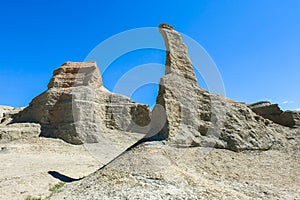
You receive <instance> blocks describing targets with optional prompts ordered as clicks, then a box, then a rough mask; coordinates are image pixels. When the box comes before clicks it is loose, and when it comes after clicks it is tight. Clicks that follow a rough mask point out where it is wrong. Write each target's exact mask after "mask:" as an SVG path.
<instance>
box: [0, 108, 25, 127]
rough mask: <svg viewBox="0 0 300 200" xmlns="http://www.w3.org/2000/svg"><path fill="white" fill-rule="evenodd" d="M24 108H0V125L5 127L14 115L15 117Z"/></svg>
mask: <svg viewBox="0 0 300 200" xmlns="http://www.w3.org/2000/svg"><path fill="white" fill-rule="evenodd" d="M23 109H24V108H13V107H10V106H0V124H2V125H6V124H8V123H10V122H11V121H12V119H13V118H14V116H15V115H17V114H18V113H19V112H20V111H22V110H23Z"/></svg>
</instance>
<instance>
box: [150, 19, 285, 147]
mask: <svg viewBox="0 0 300 200" xmlns="http://www.w3.org/2000/svg"><path fill="white" fill-rule="evenodd" d="M159 30H160V32H161V34H162V36H163V37H164V40H165V45H166V49H167V58H166V74H165V76H163V77H162V78H161V81H160V88H159V94H158V97H157V104H159V105H162V106H163V107H164V108H165V113H166V123H165V125H164V127H163V129H162V130H161V131H160V132H159V134H157V135H155V136H153V137H152V138H153V139H156V140H167V141H168V142H169V143H170V144H173V145H176V146H182V147H194V146H209V147H217V148H226V149H230V150H234V151H240V150H267V149H270V148H271V147H272V146H273V144H274V143H276V142H278V141H281V138H282V137H283V136H282V134H283V133H284V132H285V131H286V130H284V129H283V128H282V127H281V126H278V125H276V124H273V123H272V122H271V121H269V120H267V119H264V118H262V117H260V116H258V115H256V114H255V113H254V112H253V111H252V110H251V109H249V108H248V107H247V105H245V104H243V103H238V102H232V101H229V100H227V99H226V98H224V97H222V96H221V95H216V94H211V93H209V92H207V91H205V90H203V89H201V88H200V87H199V86H198V85H197V81H196V77H195V74H194V71H193V67H192V63H191V60H190V58H189V55H188V50H187V47H186V46H185V44H184V43H183V41H182V39H181V35H180V34H179V33H178V32H176V31H175V30H173V28H172V27H169V26H166V25H161V26H160V28H159ZM154 114H155V113H154ZM156 115H160V114H156ZM154 126H155V125H154Z"/></svg>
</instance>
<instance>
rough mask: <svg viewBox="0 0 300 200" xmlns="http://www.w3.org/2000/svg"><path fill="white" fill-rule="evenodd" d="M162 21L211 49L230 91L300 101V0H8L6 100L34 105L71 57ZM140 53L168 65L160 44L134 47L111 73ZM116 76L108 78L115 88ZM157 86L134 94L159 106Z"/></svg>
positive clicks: (2, 34)
mask: <svg viewBox="0 0 300 200" xmlns="http://www.w3.org/2000/svg"><path fill="white" fill-rule="evenodd" d="M160 23H169V24H172V25H173V26H174V27H175V28H176V30H178V31H180V32H182V33H184V34H186V35H188V36H190V37H192V38H194V39H195V40H196V41H197V42H198V43H200V44H201V45H202V46H203V47H204V48H205V49H206V51H207V52H208V53H209V54H210V56H211V57H212V58H213V60H214V62H215V63H216V65H217V66H218V69H219V71H220V73H221V75H222V78H223V81H224V86H225V89H226V94H227V96H228V97H229V98H232V99H235V100H238V101H243V102H248V103H250V102H256V101H259V100H271V101H272V102H273V103H279V104H280V106H281V107H282V108H283V109H298V108H300V93H299V89H298V87H299V86H300V79H299V75H300V1H298V0H193V1H191V0H184V1H179V0H172V1H161V0H160V1H159V0H151V1H141V0H139V1H138V0H127V1H124V0H110V1H99V0H85V1H79V0H44V1H38V0H36V1H33V0H27V1H22V0H19V1H16V0H11V1H1V2H0V51H1V52H0V80H1V84H0V105H10V106H15V107H18V106H27V105H28V103H29V102H30V101H31V99H32V98H33V97H35V96H36V95H38V94H40V93H41V92H43V91H44V90H46V88H47V84H48V82H49V79H50V78H51V76H52V71H53V70H54V69H56V68H58V67H59V66H60V65H61V64H62V63H64V62H65V61H83V60H84V59H85V57H86V56H87V55H88V53H89V52H90V51H91V50H92V49H93V48H94V47H96V46H97V45H98V44H99V43H100V42H101V41H103V40H105V39H107V38H109V37H110V36H112V35H114V34H117V33H120V32H122V31H126V30H129V29H133V28H139V27H157V26H158V25H159V24H160ZM146 53H147V52H146ZM135 58H136V59H137V60H138V61H137V62H138V63H139V64H141V63H143V58H144V62H145V63H147V62H149V61H151V59H153V61H154V62H159V63H162V64H164V59H165V58H164V52H161V51H149V52H148V54H145V52H144V54H142V55H139V53H138V52H137V53H136V55H134V54H128V58H127V59H126V58H123V57H122V58H120V59H119V60H117V61H116V62H114V64H113V65H114V66H112V67H111V69H110V70H108V72H109V71H113V70H112V69H113V68H114V67H115V68H117V67H118V68H122V66H127V68H126V67H125V68H124V69H126V70H129V68H130V67H129V68H128V66H133V65H134V63H135V62H134V60H135ZM121 61H122V62H121ZM120 63H121V64H120ZM98 65H101V63H98ZM126 70H125V71H126ZM123 71H124V70H123ZM112 74H113V73H112ZM113 79H114V77H113V75H111V76H109V75H107V76H105V77H104V80H103V81H104V84H105V86H106V87H107V88H108V89H112V85H111V84H110V83H112V82H113V81H111V80H113ZM203 87H204V86H203ZM156 92H157V87H155V86H145V87H144V88H140V89H139V90H138V91H137V92H136V93H135V94H134V95H133V98H134V100H135V101H138V102H142V103H147V104H150V105H152V104H153V103H154V101H155V94H156Z"/></svg>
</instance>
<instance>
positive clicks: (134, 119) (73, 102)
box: [13, 62, 150, 147]
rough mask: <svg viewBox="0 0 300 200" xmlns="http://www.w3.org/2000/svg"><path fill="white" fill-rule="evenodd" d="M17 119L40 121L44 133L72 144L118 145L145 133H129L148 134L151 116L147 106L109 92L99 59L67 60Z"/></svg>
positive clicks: (134, 139) (42, 134)
mask: <svg viewBox="0 0 300 200" xmlns="http://www.w3.org/2000/svg"><path fill="white" fill-rule="evenodd" d="M13 122H34V123H40V124H41V127H42V132H41V136H45V137H53V138H60V139H63V140H64V141H66V142H69V143H72V144H82V143H98V142H103V141H106V142H107V143H108V144H114V142H115V141H118V140H121V141H127V142H128V141H130V139H129V138H131V137H132V141H130V142H129V144H131V143H134V142H136V141H137V140H138V139H140V138H141V137H143V135H142V134H129V133H128V132H140V133H146V132H147V129H148V128H147V125H148V124H149V122H150V117H149V109H148V107H147V106H145V105H140V104H136V103H134V102H132V101H131V100H130V99H129V98H128V97H125V96H122V95H118V94H113V93H111V92H109V91H107V90H106V89H105V88H104V87H103V85H102V80H101V76H100V72H99V69H98V67H97V65H96V63H95V62H67V63H65V64H63V65H62V66H61V67H60V68H58V69H57V70H55V71H54V73H53V77H52V79H51V81H50V83H49V84H48V90H47V91H45V92H44V93H42V94H41V95H39V96H38V97H36V98H34V99H33V100H32V102H31V103H30V105H29V107H27V108H25V109H24V110H23V111H22V112H20V113H19V114H18V115H17V116H16V117H15V118H14V121H13ZM120 131H124V134H122V133H121V132H120ZM121 137H124V140H123V138H122V139H121ZM128 137H129V138H128ZM126 138H127V139H126ZM121 143H122V142H121ZM129 144H126V145H125V146H127V147H128V145H129Z"/></svg>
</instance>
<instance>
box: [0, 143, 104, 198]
mask: <svg viewBox="0 0 300 200" xmlns="http://www.w3.org/2000/svg"><path fill="white" fill-rule="evenodd" d="M101 166H102V164H101V163H99V162H98V161H97V160H95V159H94V158H93V157H92V156H91V155H90V154H89V153H88V152H87V151H86V150H85V148H84V147H83V146H79V145H78V146H74V145H70V144H67V143H65V142H63V141H61V140H58V139H48V138H35V139H31V140H26V141H14V142H9V143H0V200H7V199H22V200H24V199H25V198H26V197H28V196H29V195H30V196H33V197H41V198H45V197H47V196H48V195H50V193H51V192H50V191H49V188H51V187H52V186H54V185H55V184H57V183H59V182H61V180H59V179H57V178H54V177H53V176H52V175H50V174H49V173H48V172H49V171H54V172H57V173H60V174H62V175H65V176H68V177H71V178H74V179H78V178H82V177H85V176H87V175H89V174H90V173H92V172H94V171H96V170H97V169H99V168H100V167H101ZM67 184H68V183H67Z"/></svg>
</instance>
